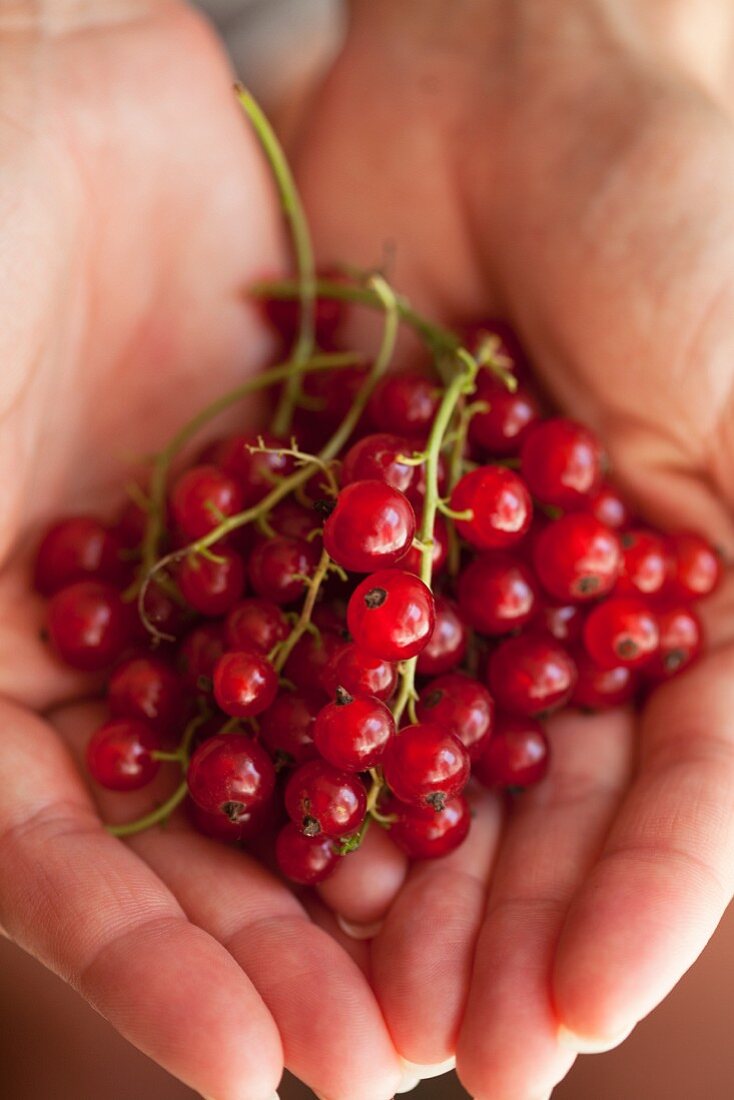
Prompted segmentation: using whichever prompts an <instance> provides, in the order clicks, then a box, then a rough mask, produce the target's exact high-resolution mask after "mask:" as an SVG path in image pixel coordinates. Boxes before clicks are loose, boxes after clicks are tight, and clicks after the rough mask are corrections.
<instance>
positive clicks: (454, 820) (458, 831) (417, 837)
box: [382, 795, 471, 859]
mask: <svg viewBox="0 0 734 1100" xmlns="http://www.w3.org/2000/svg"><path fill="white" fill-rule="evenodd" d="M382 812H383V813H385V814H389V815H390V816H391V817H395V819H396V820H395V821H393V823H392V824H391V826H390V839H391V840H392V841H393V842H394V843H395V844H397V846H398V848H401V849H402V850H403V851H404V852H405V854H406V855H407V856H409V857H410V858H411V859H437V858H438V857H439V856H445V855H448V853H449V852H453V851H454V849H455V848H458V847H459V845H460V844H462V843H463V841H464V840H466V837H467V834H468V832H469V826H470V825H471V811H470V809H469V803H468V802H467V801H466V799H465V798H464V797H463V795H455V796H454V797H453V798H449V799H448V800H447V802H446V805H445V806H444V808H443V809H442V810H440V811H439V812H438V813H436V811H435V810H433V809H419V808H418V807H417V806H408V805H406V804H405V803H404V802H399V801H398V799H397V798H392V799H389V800H388V801H387V802H386V803H385V805H384V807H383V808H382Z"/></svg>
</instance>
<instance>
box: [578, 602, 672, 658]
mask: <svg viewBox="0 0 734 1100" xmlns="http://www.w3.org/2000/svg"><path fill="white" fill-rule="evenodd" d="M659 644H660V632H659V629H658V622H657V618H656V616H655V614H654V612H653V611H652V610H651V609H650V608H649V607H648V606H647V604H645V603H644V602H643V601H642V600H640V599H637V598H635V597H634V596H614V597H612V598H611V599H608V600H605V601H604V602H603V603H600V604H597V606H596V607H594V608H593V609H592V610H591V611H590V612H589V615H588V618H587V619H586V622H585V623H584V645H585V646H586V650H587V652H588V653H589V654H590V656H591V657H593V659H594V660H595V661H596V663H597V664H598V665H601V667H602V668H615V667H616V666H617V665H625V666H626V667H627V668H640V667H641V666H643V665H645V664H646V663H647V662H648V661H649V660H650V658H651V657H652V656H653V654H654V653H655V652H656V651H657V649H658V646H659Z"/></svg>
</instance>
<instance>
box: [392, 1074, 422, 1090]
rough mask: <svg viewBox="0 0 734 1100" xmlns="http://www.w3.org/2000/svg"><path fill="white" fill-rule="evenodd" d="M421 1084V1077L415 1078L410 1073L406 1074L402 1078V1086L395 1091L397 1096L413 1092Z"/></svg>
mask: <svg viewBox="0 0 734 1100" xmlns="http://www.w3.org/2000/svg"><path fill="white" fill-rule="evenodd" d="M420 1083H421V1079H420V1077H413V1076H411V1074H409V1073H404V1074H403V1076H402V1077H401V1078H400V1084H399V1085H398V1087H397V1088H396V1089H395V1094H396V1095H397V1094H398V1093H399V1092H412V1091H413V1089H416V1088H418V1085H420Z"/></svg>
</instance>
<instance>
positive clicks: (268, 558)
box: [249, 535, 319, 604]
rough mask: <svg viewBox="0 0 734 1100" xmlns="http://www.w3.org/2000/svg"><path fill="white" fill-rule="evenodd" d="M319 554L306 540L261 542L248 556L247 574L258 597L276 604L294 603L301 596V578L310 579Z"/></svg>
mask: <svg viewBox="0 0 734 1100" xmlns="http://www.w3.org/2000/svg"><path fill="white" fill-rule="evenodd" d="M318 558H319V551H318V549H317V547H316V546H314V544H313V543H312V542H306V540H305V539H292V538H286V537H285V536H284V535H277V536H276V537H275V538H274V539H261V540H260V541H259V542H258V543H257V544H256V546H255V548H254V549H253V551H252V554H251V555H250V561H249V574H250V581H251V583H252V587H253V588H254V589H255V591H256V592H257V594H258V596H262V598H263V599H266V600H271V601H272V602H273V603H277V604H289V603H294V602H295V600H299V599H300V598H301V596H303V593H304V590H305V581H304V577H310V576H312V574H313V572H314V570H315V568H316V565H317V562H318Z"/></svg>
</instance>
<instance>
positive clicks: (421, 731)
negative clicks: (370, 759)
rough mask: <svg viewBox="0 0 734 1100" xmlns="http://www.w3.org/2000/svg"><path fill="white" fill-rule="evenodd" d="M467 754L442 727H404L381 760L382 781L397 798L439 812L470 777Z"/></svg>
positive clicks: (422, 724) (430, 724)
mask: <svg viewBox="0 0 734 1100" xmlns="http://www.w3.org/2000/svg"><path fill="white" fill-rule="evenodd" d="M469 768H470V760H469V753H468V752H467V750H466V749H465V748H464V746H463V744H462V743H461V741H460V740H459V739H458V737H456V736H455V735H454V734H453V733H451V731H450V730H448V729H447V728H446V727H444V726H439V725H434V724H433V723H432V722H422V723H419V724H418V725H417V726H406V728H405V729H403V730H401V731H400V733H399V734H398V736H397V737H394V738H393V739H392V741H390V743H389V745H388V747H387V750H386V752H385V756H384V758H383V771H384V773H385V780H386V782H387V784H388V786H389V787H390V790H391V791H392V792H393V794H394V795H395V797H396V798H399V799H400V801H401V802H408V803H411V804H414V805H416V806H423V807H427V806H430V807H431V808H432V809H433V810H436V811H438V810H442V809H443V808H444V806H445V805H446V803H447V801H448V800H449V799H450V798H452V797H453V796H454V795H457V794H460V793H461V791H462V790H463V789H464V787H465V786H466V782H467V780H468V778H469Z"/></svg>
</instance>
